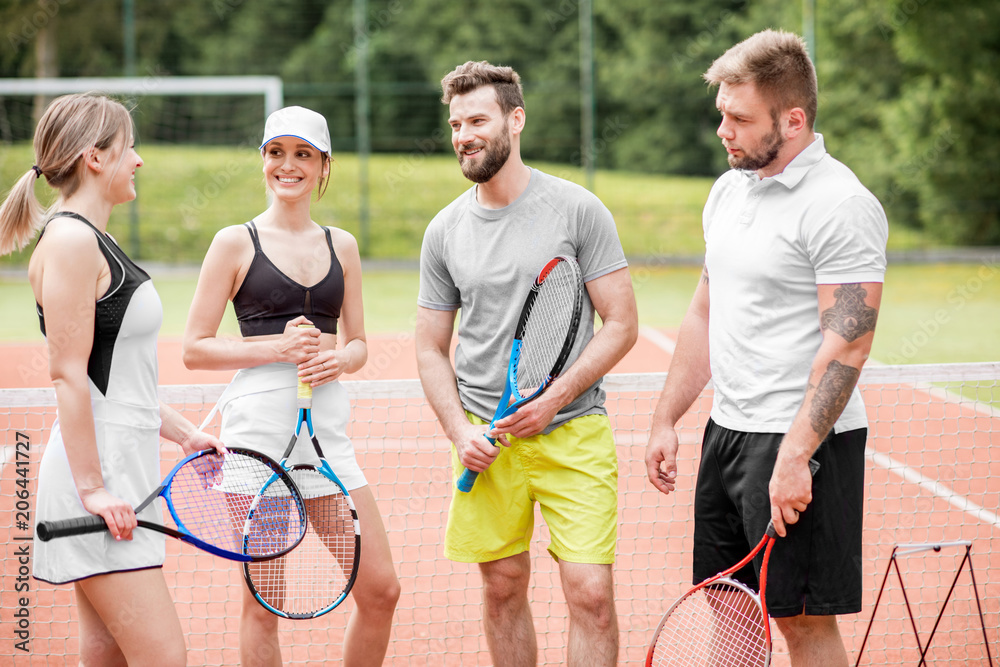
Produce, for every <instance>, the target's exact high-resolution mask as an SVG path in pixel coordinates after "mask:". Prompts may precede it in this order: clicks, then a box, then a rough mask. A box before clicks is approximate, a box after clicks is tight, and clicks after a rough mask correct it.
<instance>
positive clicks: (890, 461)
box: [865, 451, 1000, 529]
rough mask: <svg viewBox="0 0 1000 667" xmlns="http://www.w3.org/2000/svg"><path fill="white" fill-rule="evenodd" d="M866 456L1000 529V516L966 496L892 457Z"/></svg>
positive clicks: (874, 453)
mask: <svg viewBox="0 0 1000 667" xmlns="http://www.w3.org/2000/svg"><path fill="white" fill-rule="evenodd" d="M865 456H866V457H867V458H869V459H871V460H872V462H873V463H875V464H876V465H878V466H881V467H883V468H885V469H886V470H888V471H889V472H893V473H896V474H897V475H899V476H900V477H902V478H903V479H905V480H906V481H907V482H910V483H911V484H916V485H918V486H920V487H921V488H923V489H924V490H926V491H929V492H930V493H931V494H932V495H934V496H937V497H938V498H941V499H942V500H945V501H947V502H948V504H949V505H951V506H953V507H957V508H958V509H960V510H962V511H963V512H966V513H968V514H971V515H972V516H974V517H975V518H977V519H979V520H980V521H983V522H985V523H989V524H993V527H994V528H998V529H1000V516H997V515H996V514H994V513H993V512H990V511H989V510H987V509H986V508H984V507H982V506H980V505H977V504H976V503H974V502H972V501H971V500H969V499H968V498H966V497H965V496H962V495H959V494H957V493H955V492H954V491H953V490H951V489H949V488H948V487H947V486H945V485H944V484H941V483H940V482H935V481H934V480H933V479H930V478H929V477H924V476H923V475H921V474H920V473H919V472H917V471H916V470H914V469H913V468H910V467H909V466H907V465H906V464H904V463H900V462H899V461H897V460H896V459H894V458H892V457H891V456H886V455H885V454H880V453H879V452H873V451H866V452H865Z"/></svg>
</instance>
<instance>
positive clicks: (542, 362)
mask: <svg viewBox="0 0 1000 667" xmlns="http://www.w3.org/2000/svg"><path fill="white" fill-rule="evenodd" d="M580 289H581V285H580V277H579V269H578V268H577V267H576V266H575V264H571V263H570V262H568V261H562V262H559V263H558V264H556V266H555V267H554V268H553V269H552V270H551V271H550V272H549V274H548V275H547V276H546V277H545V279H544V280H543V281H542V284H541V285H540V286H539V288H538V293H537V295H536V296H535V299H534V301H533V303H532V305H531V310H530V311H529V312H528V315H527V318H526V320H525V323H524V330H523V332H522V335H521V352H520V358H519V359H518V364H517V389H518V391H519V392H520V394H521V395H522V396H528V395H530V394H532V393H534V391H535V390H536V389H538V387H540V386H541V385H542V384H543V383H544V382H545V381H546V380H547V379H548V378H549V375H550V374H551V373H552V369H553V367H554V366H555V363H556V360H557V359H558V358H559V356H560V353H561V352H562V351H563V347H564V345H565V343H566V341H567V334H568V333H569V331H570V328H571V327H572V326H573V319H574V312H575V311H576V309H577V305H576V302H577V300H578V298H579V297H578V292H579V291H580Z"/></svg>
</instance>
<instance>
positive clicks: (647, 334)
mask: <svg viewBox="0 0 1000 667" xmlns="http://www.w3.org/2000/svg"><path fill="white" fill-rule="evenodd" d="M639 335H641V336H642V337H643V338H645V339H646V340H648V341H649V342H650V343H652V344H653V345H655V346H656V347H658V348H660V349H661V350H663V351H664V352H666V353H667V354H670V355H672V354H673V353H674V350H675V349H676V348H677V341H675V340H674V339H673V338H671V337H670V336H668V335H666V334H664V333H660V332H659V331H657V330H656V329H653V328H652V327H646V326H640V327H639Z"/></svg>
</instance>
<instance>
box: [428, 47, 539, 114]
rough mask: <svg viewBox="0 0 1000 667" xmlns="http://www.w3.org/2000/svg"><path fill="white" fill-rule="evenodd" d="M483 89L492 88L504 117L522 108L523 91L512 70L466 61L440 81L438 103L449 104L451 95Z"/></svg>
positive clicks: (519, 80)
mask: <svg viewBox="0 0 1000 667" xmlns="http://www.w3.org/2000/svg"><path fill="white" fill-rule="evenodd" d="M483 86H493V90H494V91H496V95H497V103H498V104H499V105H500V111H502V112H503V115H504V116H506V115H507V114H509V113H510V112H511V111H513V110H514V109H516V108H518V107H521V108H522V109H523V108H524V91H523V90H522V89H521V77H520V76H518V74H517V72H515V71H514V69H513V68H512V67H498V66H497V65H491V64H489V63H488V62H486V61H485V60H481V61H479V62H474V61H472V60H470V61H468V62H467V63H465V64H464V65H459V66H458V67H456V68H455V69H454V70H452V71H451V72H449V73H448V74H446V75H445V77H444V78H443V79H441V91H442V92H443V93H444V94H443V95H442V97H441V102H442V103H443V104H451V100H452V98H454V97H455V96H457V95H465V94H466V93H471V92H472V91H474V90H477V89H479V88H482V87H483Z"/></svg>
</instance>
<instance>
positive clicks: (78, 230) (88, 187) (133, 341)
mask: <svg viewBox="0 0 1000 667" xmlns="http://www.w3.org/2000/svg"><path fill="white" fill-rule="evenodd" d="M34 149H35V164H34V165H33V166H32V167H31V169H30V170H28V171H26V172H25V174H24V176H22V177H21V178H20V179H19V180H18V182H17V183H16V184H15V185H14V188H13V189H12V190H11V192H10V194H9V195H8V197H7V199H6V200H5V201H4V202H3V205H2V206H0V252H2V253H4V254H6V253H9V252H12V251H14V250H17V249H20V248H23V247H24V246H25V245H27V244H28V243H29V242H30V241H31V239H32V238H33V237H34V236H35V234H36V232H38V231H39V230H41V234H40V235H39V238H38V242H37V244H36V246H35V249H34V251H33V252H32V255H31V260H30V262H29V264H28V280H29V281H30V283H31V289H32V291H33V292H34V295H35V301H36V302H37V308H36V309H37V314H38V318H39V323H40V325H41V329H42V333H43V334H44V335H45V339H46V342H47V345H48V351H49V372H50V374H51V377H52V384H53V385H54V387H55V391H56V403H57V411H58V417H57V419H56V422H55V423H54V424H53V425H52V431H51V435H50V437H49V441H48V443H47V445H46V447H45V451H44V453H43V455H42V462H41V465H40V467H39V473H38V486H37V496H36V502H35V520H36V522H38V521H53V520H59V519H67V518H72V517H77V516H81V515H84V514H86V513H88V512H89V513H91V514H96V515H99V516H101V517H103V518H104V521H105V522H106V523H107V526H108V532H106V533H93V534H88V535H80V536H74V537H65V538H60V539H56V540H52V541H49V542H42V541H40V540H37V539H36V540H35V543H34V558H33V575H34V576H35V578H37V579H40V580H42V581H46V582H49V583H53V584H65V583H73V584H74V588H75V593H76V603H77V611H78V614H77V616H78V618H79V633H80V664H81V665H84V666H85V667H90V666H92V665H101V666H103V665H165V666H174V665H184V664H186V650H185V646H184V636H183V634H182V632H181V626H180V621H179V619H178V618H177V612H176V610H175V609H174V606H173V601H172V600H171V597H170V593H169V591H168V590H167V586H166V581H165V580H164V577H163V572H162V569H161V568H162V565H163V560H164V552H165V545H164V539H163V537H162V536H161V535H160V534H159V533H155V532H152V531H148V530H134V529H135V527H136V514H135V512H134V511H133V509H132V508H133V507H134V506H136V505H137V504H138V503H139V502H141V501H142V499H143V498H144V497H145V496H146V495H147V494H148V493H149V491H150V490H151V489H153V488H154V487H155V486H156V485H157V484H158V483H159V480H160V457H159V442H160V437H161V436H162V437H164V438H166V439H169V440H173V441H175V442H177V443H178V444H180V446H181V448H182V449H183V450H184V452H185V453H186V454H187V453H191V452H194V451H197V450H200V449H206V448H210V447H211V448H215V449H217V450H219V451H224V447H223V446H222V443H221V442H219V441H218V439H216V438H214V437H212V436H209V435H206V434H204V433H202V432H200V431H198V430H197V429H196V428H195V427H194V426H193V425H192V424H191V423H190V422H189V421H187V420H186V419H184V418H183V417H182V416H180V415H179V414H178V413H177V412H176V411H174V410H173V409H171V408H170V407H168V406H166V405H162V404H160V402H159V400H158V399H157V392H156V383H157V375H156V373H157V365H156V336H157V333H158V332H159V328H160V321H161V318H162V311H161V307H160V300H159V297H158V296H157V294H156V290H155V289H154V288H153V284H152V281H151V280H150V279H149V276H148V275H147V274H146V273H145V272H144V271H143V270H142V269H140V268H139V267H138V266H136V265H135V264H133V263H132V261H131V260H130V259H129V258H128V257H127V256H126V255H125V253H124V252H123V251H122V250H121V248H119V247H118V245H117V243H115V241H114V239H113V238H112V237H111V236H110V235H109V234H108V233H107V226H108V219H109V218H110V216H111V209H112V208H113V207H114V206H115V205H116V204H121V203H123V202H127V201H130V200H132V199H134V198H135V183H134V182H133V180H132V179H133V177H134V175H135V170H136V169H137V168H139V167H141V166H142V159H141V158H140V157H139V155H138V154H137V153H136V152H135V147H134V145H133V128H132V120H131V117H130V116H129V112H128V110H127V109H125V107H123V106H122V105H121V104H119V103H118V102H115V101H113V100H111V99H108V98H107V97H103V96H101V95H94V94H84V95H67V96H65V97H60V98H58V99H56V100H55V101H53V102H52V103H51V104H50V105H49V107H48V108H47V109H46V111H45V113H44V115H43V116H42V118H41V120H40V121H39V123H38V127H37V128H36V130H35V141H34ZM43 176H44V177H45V180H46V182H47V183H48V184H49V185H50V186H51V187H52V188H54V189H55V190H56V192H57V196H56V199H55V203H54V204H53V205H52V206H51V207H50V208H49V209H48V210H47V211H46V210H45V208H44V207H43V206H42V205H41V204H40V203H39V202H38V200H37V199H36V198H35V194H34V186H35V179H36V178H40V177H43ZM154 505H155V504H154ZM158 511H159V508H158V507H153V506H151V507H149V508H147V509H146V510H143V512H142V513H141V515H142V518H151V517H156V513H157V512H158ZM147 513H149V515H150V516H149V517H147ZM157 518H158V517H157Z"/></svg>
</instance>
